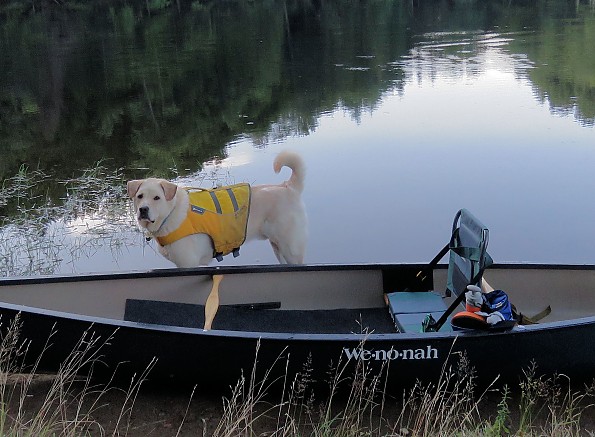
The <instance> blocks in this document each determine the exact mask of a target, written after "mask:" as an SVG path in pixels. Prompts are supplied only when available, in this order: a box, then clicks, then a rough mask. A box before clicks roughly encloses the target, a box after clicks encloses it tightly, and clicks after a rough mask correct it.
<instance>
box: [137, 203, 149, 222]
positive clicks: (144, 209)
mask: <svg viewBox="0 0 595 437" xmlns="http://www.w3.org/2000/svg"><path fill="white" fill-rule="evenodd" d="M138 217H139V218H141V219H147V220H148V219H149V207H148V206H141V207H140V208H139V209H138Z"/></svg>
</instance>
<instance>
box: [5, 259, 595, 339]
mask: <svg viewBox="0 0 595 437" xmlns="http://www.w3.org/2000/svg"><path fill="white" fill-rule="evenodd" d="M444 267H445V266H439V267H438V268H436V269H435V270H434V271H433V272H432V273H433V274H430V275H429V276H430V278H429V280H428V281H426V283H425V284H424V286H423V287H420V286H419V285H418V286H417V287H416V286H415V285H413V286H412V284H415V282H414V278H415V274H416V273H417V272H419V270H420V266H419V265H392V266H385V265H379V266H367V265H366V266H305V267H299V268H288V267H285V268H274V267H271V268H264V269H253V270H246V269H244V270H242V269H237V268H229V269H227V270H226V269H223V270H213V269H209V268H206V269H195V270H191V271H185V270H181V271H172V270H167V274H161V273H160V272H159V271H153V272H147V273H146V274H143V273H139V274H116V275H98V276H96V277H81V278H77V277H67V278H63V279H61V278H48V279H47V280H46V279H36V280H27V279H23V280H2V281H0V301H1V302H6V303H10V304H17V305H23V306H27V307H34V308H42V309H47V310H54V311H60V312H66V313H73V314H78V315H84V316H91V317H100V318H107V319H114V320H117V321H122V320H125V319H127V320H129V321H139V322H143V323H155V324H166V325H177V326H185V327H197V328H200V327H202V323H203V321H204V307H203V305H204V303H205V301H206V299H207V296H208V294H209V292H210V289H211V275H212V274H213V273H214V272H216V273H224V279H223V281H222V283H221V286H220V293H219V296H220V305H221V306H220V310H219V312H218V314H217V317H216V319H215V322H214V324H213V327H214V328H215V329H226V330H239V331H241V330H246V331H263V332H309V333H341V332H346V333H354V332H355V333H358V332H359V333H361V332H375V333H387V332H393V333H394V332H397V331H396V328H395V327H394V324H393V320H392V317H391V316H390V314H389V312H388V310H387V306H386V302H385V297H384V294H385V293H390V292H398V291H402V290H405V289H410V290H411V289H412V288H413V289H416V291H417V289H427V290H430V289H434V290H438V291H442V290H444V289H445V282H446V269H445V268H444ZM485 278H486V279H487V280H488V282H490V284H491V285H492V286H494V287H495V288H501V289H503V290H505V291H506V292H507V293H508V294H509V296H510V298H511V301H512V302H513V303H514V304H515V306H516V307H517V308H518V309H519V310H520V311H521V312H523V313H525V314H528V315H531V314H532V313H537V312H539V311H541V310H542V309H543V308H544V307H545V306H547V305H550V306H551V307H552V313H551V315H550V316H548V317H547V319H545V320H544V321H543V322H545V323H547V322H553V321H560V320H567V319H574V318H580V317H588V316H593V315H595V268H593V267H592V266H591V267H589V266H575V267H572V266H566V267H562V266H527V265H523V266H506V265H500V266H493V267H492V268H490V269H488V271H486V273H485ZM445 303H446V304H448V303H449V299H448V298H447V299H446V301H445Z"/></svg>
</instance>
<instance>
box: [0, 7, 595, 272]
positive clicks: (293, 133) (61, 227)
mask: <svg viewBox="0 0 595 437" xmlns="http://www.w3.org/2000/svg"><path fill="white" fill-rule="evenodd" d="M31 5H34V7H32V6H31ZM284 149H292V150H295V151H298V152H299V153H300V154H302V156H303V157H304V159H305V161H306V163H307V166H308V175H307V181H306V182H307V187H306V190H305V192H304V200H305V203H306V206H307V210H308V215H309V222H310V223H309V233H310V238H309V244H308V251H307V256H306V260H307V262H309V263H331V262H424V261H429V260H430V259H431V258H432V257H433V256H434V255H435V254H436V253H437V252H438V250H439V249H440V248H441V247H442V246H443V245H444V244H445V243H446V242H447V240H448V237H449V233H450V227H451V223H452V218H453V217H454V214H455V213H456V211H457V210H458V209H460V208H463V207H464V208H468V209H469V210H471V211H472V212H473V213H474V214H475V215H476V216H478V217H479V218H480V219H481V220H482V221H483V222H484V223H485V224H486V225H487V226H488V227H489V228H490V232H491V234H490V246H489V248H490V253H491V254H492V257H493V258H494V259H495V260H496V261H498V262H524V261H530V262H543V263H595V227H594V224H595V171H594V169H595V4H594V3H593V2H592V1H591V2H589V1H574V0H573V1H568V2H566V1H522V2H517V1H512V2H510V1H497V2H495V1H494V2H492V1H471V0H468V1H424V2H417V1H412V2H403V1H383V0H377V1H362V2H359V1H358V2H344V1H329V2H319V1H315V0H312V1H308V0H303V1H299V0H295V1H289V0H288V1H285V2H284V1H262V2H259V1H256V2H245V1H237V2H236V1H225V2H206V3H201V2H198V1H193V2H191V1H182V0H178V1H176V2H169V1H168V2H165V1H159V0H151V1H148V2H147V1H130V0H129V1H127V2H120V1H105V2H77V1H68V0H67V1H64V2H56V3H55V2H43V3H40V4H36V3H32V2H19V1H12V2H8V3H4V4H3V5H2V6H0V153H1V161H0V178H1V179H2V181H3V182H2V184H0V189H1V190H2V191H0V225H1V228H0V237H1V238H2V240H1V242H0V273H1V274H2V275H22V274H27V275H29V274H39V273H62V272H65V273H70V272H91V271H112V270H128V269H136V268H142V269H144V268H159V267H170V266H172V265H171V264H169V262H167V261H165V260H164V259H161V258H160V257H159V255H157V254H156V253H155V250H154V243H152V242H151V243H145V242H144V239H143V236H142V235H141V234H140V233H139V232H138V231H137V230H136V228H135V226H134V220H133V218H132V213H131V211H130V209H129V207H128V206H127V200H126V199H125V195H124V183H125V180H126V179H128V178H133V177H134V178H136V177H144V176H147V175H155V176H162V177H166V178H170V179H175V180H177V181H180V182H183V183H185V184H196V185H202V186H206V187H211V186H213V184H214V183H220V182H222V183H227V182H230V183H231V182H242V181H248V182H251V183H256V184H259V183H271V182H280V181H282V180H284V179H285V178H287V177H288V172H282V174H281V175H275V174H274V173H273V170H272V161H273V159H274V156H275V155H276V154H277V153H278V152H279V151H281V150H284ZM274 262H275V258H274V256H273V255H272V252H271V250H270V248H269V247H268V244H267V243H265V242H252V243H248V244H247V245H245V246H244V247H243V248H242V255H241V256H240V257H239V258H237V259H232V258H231V257H226V259H225V261H224V263H225V264H255V263H257V264H268V263H274Z"/></svg>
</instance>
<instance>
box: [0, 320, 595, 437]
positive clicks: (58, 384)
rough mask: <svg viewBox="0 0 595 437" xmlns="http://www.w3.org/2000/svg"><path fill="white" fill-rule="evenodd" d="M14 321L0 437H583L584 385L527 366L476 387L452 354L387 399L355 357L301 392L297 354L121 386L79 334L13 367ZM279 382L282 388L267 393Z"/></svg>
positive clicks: (18, 346)
mask: <svg viewBox="0 0 595 437" xmlns="http://www.w3.org/2000/svg"><path fill="white" fill-rule="evenodd" d="M3 322H4V323H6V321H3ZM19 325H20V322H19V321H18V320H15V321H12V322H11V324H10V326H2V328H3V329H2V332H3V333H4V335H3V336H2V341H1V343H0V406H1V409H0V435H3V436H40V437H44V436H73V437H74V436H94V435H111V436H130V437H136V436H143V437H146V436H150V435H155V436H190V435H203V436H217V437H223V436H229V437H231V436H275V437H277V436H279V437H280V436H288V437H289V436H295V437H297V436H311V437H323V436H324V437H351V436H353V437H355V436H370V437H373V436H377V437H384V436H403V437H404V436H437V435H440V436H453V437H454V436H505V435H506V436H508V435H514V436H583V435H585V436H590V435H591V436H592V435H594V432H593V430H594V429H595V428H593V425H594V424H595V419H594V418H595V411H594V403H593V400H594V395H595V384H591V386H584V387H582V388H577V387H574V386H573V385H572V384H570V381H569V380H568V379H567V378H565V377H564V376H557V377H550V378H545V377H537V376H536V373H535V369H528V370H527V371H526V373H525V375H524V377H523V378H522V379H521V382H520V384H519V385H518V386H516V387H509V386H504V387H498V388H495V387H492V388H490V389H487V390H484V391H481V392H479V391H478V388H477V386H476V384H475V378H474V371H473V369H472V368H471V367H470V364H469V363H466V362H465V361H464V360H462V361H459V362H457V363H453V365H452V366H451V367H449V368H446V369H444V372H443V373H442V375H440V378H439V379H438V380H437V381H436V382H434V383H431V384H426V385H422V384H416V385H415V386H414V387H413V388H412V389H410V390H405V391H403V392H402V393H401V394H400V395H399V396H389V395H387V394H385V390H384V389H385V386H384V381H385V380H384V378H383V376H382V375H378V374H372V373H371V372H370V371H368V369H367V368H366V367H365V365H364V364H362V366H360V368H359V369H358V370H357V371H356V373H355V376H354V377H351V376H350V375H347V374H345V373H344V368H342V367H341V366H338V367H337V369H335V370H334V372H331V373H330V374H329V380H328V381H327V384H328V391H327V392H326V393H322V394H321V393H320V392H319V391H316V392H314V391H313V390H312V384H311V383H312V381H310V380H309V375H308V372H307V368H308V366H307V363H306V365H305V366H304V369H305V371H304V372H303V373H301V374H300V375H298V376H297V377H296V378H295V379H293V380H289V379H285V380H283V381H280V380H275V381H272V380H268V379H267V377H265V378H263V380H261V381H256V380H254V379H253V378H252V377H253V375H254V374H255V373H254V372H253V374H252V375H250V377H247V378H241V379H240V380H239V381H238V382H237V384H236V385H235V386H234V387H230V389H229V392H228V393H226V394H221V393H219V394H215V393H201V392H200V390H198V389H197V388H196V387H195V388H194V389H193V390H191V391H189V392H188V391H187V392H183V391H179V390H175V391H174V390H171V391H169V390H167V389H166V388H165V389H164V388H160V389H155V388H154V387H151V386H149V387H146V389H145V386H144V383H145V381H146V379H147V378H149V379H150V371H151V368H150V366H149V368H148V369H147V370H146V372H145V373H143V374H142V375H137V376H136V377H135V378H133V379H132V380H131V381H130V384H129V386H128V387H127V388H125V389H122V388H117V387H116V386H113V385H112V384H111V382H110V381H107V382H102V383H99V382H96V381H95V380H94V379H93V377H92V369H93V366H94V365H100V364H101V363H100V360H101V351H102V350H103V349H104V348H106V347H109V339H103V340H101V339H98V338H96V337H94V335H93V333H92V332H88V333H86V334H85V336H84V337H83V338H81V341H80V342H79V344H78V346H77V347H76V348H75V350H73V351H72V354H71V355H70V356H69V357H68V358H67V360H65V362H64V363H63V366H62V367H61V369H60V371H59V372H57V373H56V374H53V375H47V374H41V373H38V372H37V371H36V369H35V368H33V369H24V368H22V367H21V366H20V365H19V360H20V358H21V357H22V356H23V354H24V353H26V345H27V342H26V341H25V340H23V339H21V338H20V337H19V328H20V326H19ZM116 335H117V334H116ZM39 358H40V359H42V357H39ZM255 366H256V365H255ZM89 369H90V372H89ZM278 383H282V384H283V387H285V389H284V390H282V391H281V392H279V391H278V390H273V391H271V388H272V387H273V385H275V384H278Z"/></svg>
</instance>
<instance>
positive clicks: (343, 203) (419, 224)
mask: <svg viewBox="0 0 595 437" xmlns="http://www.w3.org/2000/svg"><path fill="white" fill-rule="evenodd" d="M522 37H523V34H497V33H486V34H482V33H470V34H469V33H461V34H448V33H444V34H443V33H440V34H426V35H423V36H421V37H419V41H418V43H417V44H416V45H415V46H414V48H413V49H412V50H411V51H410V53H409V54H408V55H407V56H405V57H403V58H402V59H398V60H395V61H394V62H391V63H389V64H387V65H386V66H384V68H386V69H389V70H390V69H395V68H398V69H401V70H402V71H403V73H404V74H403V76H402V78H400V79H396V80H398V81H399V82H395V87H394V88H393V89H392V90H390V91H389V92H387V93H386V94H385V95H384V96H383V98H382V99H381V101H380V103H378V104H377V106H376V107H374V109H371V110H368V111H364V112H362V113H360V114H358V115H357V116H354V115H353V113H352V112H349V111H347V110H345V109H344V108H342V107H341V106H340V105H339V106H338V107H337V108H336V109H334V110H333V111H330V112H327V113H324V114H321V115H320V117H319V120H318V126H317V128H316V129H315V130H314V132H312V133H311V134H310V135H307V136H291V137H288V138H284V139H281V140H271V142H270V143H268V144H266V147H263V148H259V147H255V146H254V144H253V143H252V141H250V140H247V139H242V138H238V139H237V140H236V141H234V142H232V143H231V144H230V145H229V146H228V148H227V153H228V157H227V158H226V159H224V160H223V161H221V162H218V163H217V164H208V165H206V166H205V168H204V169H203V171H202V172H201V174H200V175H194V176H190V177H185V178H184V179H183V180H182V182H184V183H186V184H188V183H192V182H196V181H198V180H201V179H202V178H203V177H204V175H205V174H209V173H211V172H213V173H214V174H215V176H216V177H217V178H219V179H220V180H221V181H222V182H229V183H233V182H243V181H247V182H250V183H254V184H261V183H274V182H280V181H282V180H284V179H286V178H287V177H288V175H289V172H288V171H287V169H285V170H284V172H282V174H281V175H275V174H274V173H273V170H272V161H273V159H274V156H275V155H276V154H277V153H278V152H279V151H281V150H283V149H293V150H296V151H298V152H299V153H301V154H302V155H303V157H304V159H305V161H306V163H307V167H308V173H307V180H306V190H305V192H304V200H305V203H306V206H307V210H308V215H309V221H310V229H309V232H310V238H309V245H308V251H307V256H306V261H307V262H308V263H332V262H364V263H368V262H371V263H375V262H427V261H429V260H430V259H431V258H432V257H433V256H434V255H435V254H436V253H437V252H438V250H439V249H440V248H441V247H442V246H443V245H444V244H445V243H446V242H447V240H448V237H449V233H450V227H451V223H452V219H453V217H454V214H455V213H456V211H457V210H458V209H460V208H467V209H469V210H471V211H472V212H473V213H474V214H475V215H476V216H478V217H479V218H480V219H481V220H482V221H483V222H484V223H485V224H486V225H487V226H488V227H489V229H490V231H491V235H490V237H491V238H490V253H491V254H492V256H493V258H494V259H495V260H496V261H497V262H523V261H531V262H543V263H553V262H560V263H594V262H595V250H594V245H595V231H594V230H593V226H592V224H593V223H594V222H595V206H594V204H595V202H594V201H593V199H594V195H593V193H595V176H594V175H593V170H592V169H593V163H595V147H593V146H594V145H595V129H594V128H593V126H592V125H591V126H586V125H585V124H581V123H579V122H577V121H576V119H575V117H573V115H572V113H564V114H554V113H552V111H550V108H549V107H548V102H547V101H542V100H541V99H540V98H538V96H537V92H536V90H535V88H534V86H533V84H532V82H531V81H530V80H529V78H528V71H530V70H531V69H532V68H533V67H534V66H533V65H532V63H531V62H530V61H529V60H527V58H526V57H525V56H524V55H522V54H515V53H511V51H509V44H510V42H511V41H515V40H519V39H522ZM517 42H518V41H517ZM335 68H351V67H348V66H346V65H336V66H335ZM354 74H362V75H365V74H367V73H366V70H362V71H357V72H354ZM274 131H275V126H273V127H272V128H271V132H272V133H273V132H274ZM271 137H274V135H273V134H271ZM67 238H71V239H76V238H79V236H77V235H76V233H74V234H72V235H70V236H69V237H67ZM127 238H130V239H132V240H134V241H135V242H137V243H138V240H140V239H142V236H141V235H140V234H138V233H133V232H131V233H130V235H129V236H128V237H127ZM154 244H155V243H154V242H151V243H148V244H140V245H136V246H134V245H131V246H130V247H126V246H125V247H120V248H118V249H117V250H116V251H113V250H109V249H104V250H98V251H97V252H95V253H93V256H91V257H89V258H84V257H82V258H80V259H77V261H76V263H75V264H69V263H65V264H64V265H63V266H62V267H61V268H60V270H61V271H63V272H69V271H76V272H89V271H110V270H128V269H137V268H139V269H144V268H158V267H171V266H172V265H171V264H170V263H169V262H168V261H165V260H164V259H162V258H161V257H160V256H159V255H157V254H156V253H155V250H154ZM63 250H64V251H65V253H64V256H63V257H64V258H65V259H68V256H67V254H66V252H67V251H68V249H63ZM275 262H276V260H275V258H274V256H273V254H272V252H271V250H270V248H269V247H268V243H266V242H250V243H248V244H246V245H245V246H244V247H243V248H242V250H241V256H240V257H239V258H237V259H233V258H231V257H229V256H228V257H226V258H225V261H224V264H228V265H229V264H258V263H260V264H268V263H275Z"/></svg>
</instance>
